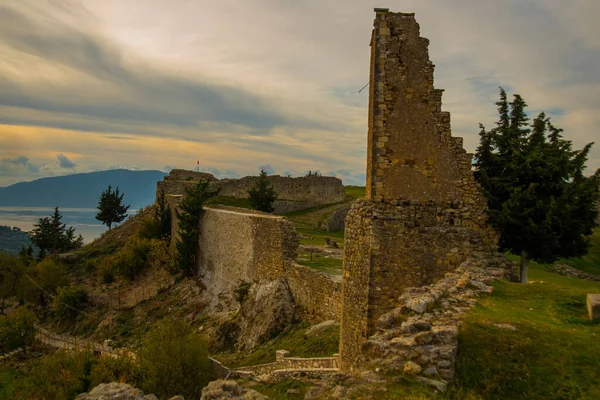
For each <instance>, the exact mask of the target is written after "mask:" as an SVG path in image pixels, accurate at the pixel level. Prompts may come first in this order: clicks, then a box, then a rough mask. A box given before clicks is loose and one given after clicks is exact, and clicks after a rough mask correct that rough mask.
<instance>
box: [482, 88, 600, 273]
mask: <svg viewBox="0 0 600 400" xmlns="http://www.w3.org/2000/svg"><path fill="white" fill-rule="evenodd" d="M496 105H497V106H498V112H499V116H500V118H499V121H498V122H497V123H496V127H495V128H494V129H492V130H490V131H486V130H485V128H484V127H483V125H480V127H481V132H480V137H481V139H480V145H479V147H478V148H477V152H476V154H475V161H476V163H475V167H476V172H475V178H476V179H477V180H478V181H479V183H480V184H481V186H482V188H483V190H484V192H485V194H486V195H487V196H488V206H489V221H490V223H491V224H492V225H493V226H494V227H496V228H497V229H498V230H499V231H500V234H501V236H500V243H499V244H500V248H501V249H502V250H509V251H511V252H513V253H515V254H519V255H520V256H521V282H523V283H526V282H527V269H528V261H529V260H530V259H533V260H538V261H542V262H553V261H555V260H556V259H558V258H559V257H577V256H581V255H583V254H585V253H586V252H587V249H588V241H587V238H586V236H588V235H590V234H591V233H592V228H593V227H594V225H595V219H596V216H597V214H598V210H597V209H596V207H595V204H596V202H597V201H598V198H599V192H598V185H599V183H600V170H598V171H596V173H595V174H594V175H592V176H589V177H586V176H584V175H583V171H584V169H585V162H586V160H587V155H588V153H589V151H590V148H591V146H592V143H590V144H588V145H586V146H585V147H584V148H583V149H582V150H573V149H572V148H571V142H570V141H568V140H564V139H563V138H562V135H561V132H562V129H558V128H556V127H555V126H554V125H552V124H551V123H550V119H549V118H547V117H546V115H545V114H544V113H541V114H539V116H538V117H537V118H536V119H535V120H533V124H532V125H529V124H528V120H527V115H526V114H525V107H526V106H527V104H526V103H525V101H524V100H523V99H522V98H521V96H519V95H515V96H514V100H513V101H512V102H508V101H507V98H506V93H505V92H504V90H502V89H500V100H499V101H498V102H497V103H496Z"/></svg>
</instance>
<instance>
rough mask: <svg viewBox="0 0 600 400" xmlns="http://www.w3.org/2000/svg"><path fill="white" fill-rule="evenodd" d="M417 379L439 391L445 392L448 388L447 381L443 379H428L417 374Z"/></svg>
mask: <svg viewBox="0 0 600 400" xmlns="http://www.w3.org/2000/svg"><path fill="white" fill-rule="evenodd" d="M417 379H418V380H419V382H421V383H424V384H425V385H427V386H431V387H432V388H434V389H436V390H437V391H439V392H442V393H443V392H445V391H446V389H448V382H445V381H438V380H435V379H429V378H425V377H423V376H418V377H417Z"/></svg>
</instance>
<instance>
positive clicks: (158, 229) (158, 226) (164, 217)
mask: <svg viewBox="0 0 600 400" xmlns="http://www.w3.org/2000/svg"><path fill="white" fill-rule="evenodd" d="M140 236H141V237H143V238H146V239H163V240H166V241H169V239H170V238H171V207H169V203H168V202H167V199H166V197H165V192H164V191H163V190H162V189H161V191H160V192H159V193H158V196H157V197H156V203H155V204H154V205H153V207H152V217H150V218H148V219H145V220H144V223H143V225H142V229H141V230H140Z"/></svg>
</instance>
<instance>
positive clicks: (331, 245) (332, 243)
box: [325, 237, 340, 249]
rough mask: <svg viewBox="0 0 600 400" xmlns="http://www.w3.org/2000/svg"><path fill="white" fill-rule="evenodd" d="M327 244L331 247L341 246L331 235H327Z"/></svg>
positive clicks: (337, 247)
mask: <svg viewBox="0 0 600 400" xmlns="http://www.w3.org/2000/svg"><path fill="white" fill-rule="evenodd" d="M325 246H327V247H329V248H330V249H339V248H340V246H339V245H338V243H337V242H336V241H335V240H333V239H331V238H329V237H325Z"/></svg>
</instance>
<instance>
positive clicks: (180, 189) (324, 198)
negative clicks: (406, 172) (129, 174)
mask: <svg viewBox="0 0 600 400" xmlns="http://www.w3.org/2000/svg"><path fill="white" fill-rule="evenodd" d="M256 179H257V177H255V176H246V177H244V178H240V179H221V180H219V179H216V178H215V177H214V176H213V175H211V174H207V173H203V172H194V171H185V170H173V171H171V173H170V175H169V176H166V177H165V178H164V180H163V181H161V182H158V183H157V193H158V192H159V191H161V190H163V191H164V192H165V194H170V195H183V194H184V193H185V189H186V187H188V186H189V185H193V184H194V183H195V182H198V181H200V180H209V181H211V182H212V183H211V185H212V186H213V187H214V188H217V187H218V188H220V189H221V192H220V193H219V194H220V195H221V196H225V197H234V198H247V197H248V189H250V188H251V187H252V186H254V183H255V181H256ZM268 180H269V182H270V183H271V184H272V185H273V188H274V189H275V191H276V192H277V195H278V199H277V200H276V201H275V203H274V207H275V212H276V213H286V212H292V211H298V210H303V209H306V208H311V207H315V206H318V205H321V204H331V203H339V202H342V201H345V200H346V194H345V192H344V186H343V185H342V181H341V180H339V179H338V178H335V177H330V176H310V177H299V178H288V177H283V176H279V175H272V176H269V177H268Z"/></svg>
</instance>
